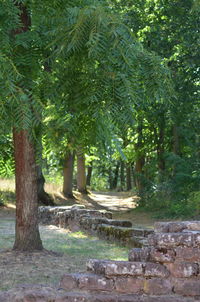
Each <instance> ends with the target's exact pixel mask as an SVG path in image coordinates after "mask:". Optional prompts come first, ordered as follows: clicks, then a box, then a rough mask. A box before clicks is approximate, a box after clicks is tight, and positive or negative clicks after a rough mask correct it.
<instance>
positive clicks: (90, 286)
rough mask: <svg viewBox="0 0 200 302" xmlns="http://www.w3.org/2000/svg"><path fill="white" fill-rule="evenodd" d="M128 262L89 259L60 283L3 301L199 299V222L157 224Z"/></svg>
mask: <svg viewBox="0 0 200 302" xmlns="http://www.w3.org/2000/svg"><path fill="white" fill-rule="evenodd" d="M154 230H155V232H154V233H153V234H150V235H149V236H148V246H147V247H142V248H133V249H132V250H131V251H130V253H129V258H128V261H111V260H97V259H90V260H89V261H88V263H87V272H86V273H75V274H65V275H63V276H62V278H61V281H60V284H59V287H58V288H57V289H56V288H51V287H47V286H39V285H37V286H23V287H18V289H12V290H10V291H7V292H3V293H1V294H0V302H200V221H192V222H166V223H156V224H155V228H154Z"/></svg>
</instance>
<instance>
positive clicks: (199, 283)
mask: <svg viewBox="0 0 200 302" xmlns="http://www.w3.org/2000/svg"><path fill="white" fill-rule="evenodd" d="M174 292H175V293H176V294H179V295H183V296H192V297H193V296H200V279H197V280H194V279H193V280H184V279H177V280H176V281H175V284H174ZM199 301H200V297H199Z"/></svg>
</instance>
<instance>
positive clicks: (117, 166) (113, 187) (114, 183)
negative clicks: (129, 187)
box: [112, 161, 120, 189]
mask: <svg viewBox="0 0 200 302" xmlns="http://www.w3.org/2000/svg"><path fill="white" fill-rule="evenodd" d="M119 167H120V162H119V161H118V162H117V165H116V168H115V172H114V178H113V184H112V189H116V188H117V183H118V176H119Z"/></svg>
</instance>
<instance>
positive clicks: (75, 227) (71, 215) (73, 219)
mask: <svg viewBox="0 0 200 302" xmlns="http://www.w3.org/2000/svg"><path fill="white" fill-rule="evenodd" d="M39 220H40V223H42V224H53V225H56V226H58V227H61V228H66V229H70V230H71V231H79V230H83V231H86V232H88V233H90V234H92V235H97V236H98V237H100V238H103V239H106V240H109V241H118V242H121V243H123V244H126V245H129V246H137V247H141V246H144V245H146V244H147V236H148V235H149V234H151V233H152V232H153V230H151V229H142V228H133V227H132V223H131V222H130V221H126V220H114V219H112V213H111V212H108V211H99V210H89V209H86V208H85V207H84V206H82V205H79V206H77V205H75V206H70V207H44V206H43V207H40V208H39Z"/></svg>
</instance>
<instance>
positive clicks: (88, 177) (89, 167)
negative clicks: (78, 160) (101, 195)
mask: <svg viewBox="0 0 200 302" xmlns="http://www.w3.org/2000/svg"><path fill="white" fill-rule="evenodd" d="M91 178H92V162H91V163H90V165H89V166H88V169H87V179H86V184H87V186H90V184H91Z"/></svg>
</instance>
